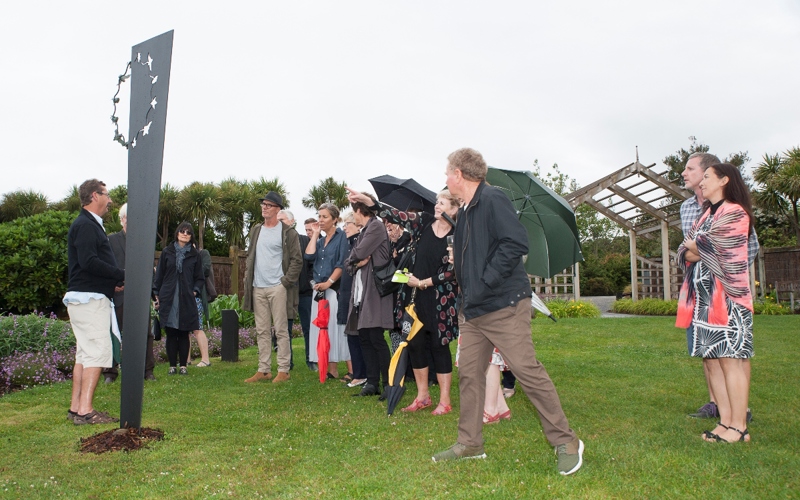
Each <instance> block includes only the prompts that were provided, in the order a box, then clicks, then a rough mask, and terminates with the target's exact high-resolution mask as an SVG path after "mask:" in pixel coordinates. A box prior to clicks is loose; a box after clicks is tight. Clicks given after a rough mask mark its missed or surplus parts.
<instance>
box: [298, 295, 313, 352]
mask: <svg viewBox="0 0 800 500" xmlns="http://www.w3.org/2000/svg"><path fill="white" fill-rule="evenodd" d="M311 301H312V296H311V295H301V296H300V303H299V305H298V308H297V309H298V313H299V314H300V326H301V327H302V328H303V340H304V341H305V343H306V364H308V331H309V328H311Z"/></svg>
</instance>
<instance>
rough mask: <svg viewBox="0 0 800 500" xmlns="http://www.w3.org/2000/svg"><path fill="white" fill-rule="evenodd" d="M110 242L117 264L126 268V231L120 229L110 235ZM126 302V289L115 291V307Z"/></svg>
mask: <svg viewBox="0 0 800 500" xmlns="http://www.w3.org/2000/svg"><path fill="white" fill-rule="evenodd" d="M108 244H109V245H111V251H112V252H114V258H115V259H116V260H117V265H118V266H119V267H121V268H122V269H125V233H124V232H123V231H120V232H118V233H113V234H109V235H108ZM118 284H121V283H118ZM124 304H125V290H122V291H121V292H115V293H114V307H120V306H122V305H124Z"/></svg>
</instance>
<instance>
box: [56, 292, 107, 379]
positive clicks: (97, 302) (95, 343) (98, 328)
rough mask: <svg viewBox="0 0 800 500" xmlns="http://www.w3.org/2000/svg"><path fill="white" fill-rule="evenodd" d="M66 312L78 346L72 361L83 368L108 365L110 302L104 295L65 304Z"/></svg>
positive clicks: (105, 366)
mask: <svg viewBox="0 0 800 500" xmlns="http://www.w3.org/2000/svg"><path fill="white" fill-rule="evenodd" d="M67 312H69V321H70V323H71V324H72V332H73V333H74V334H75V343H76V344H77V346H78V349H77V352H76V353H75V363H76V364H79V365H83V367H84V368H97V367H99V368H111V366H112V365H113V362H114V359H113V358H114V354H113V350H112V346H111V301H110V300H108V298H105V297H104V298H102V299H91V300H89V302H88V303H86V304H67Z"/></svg>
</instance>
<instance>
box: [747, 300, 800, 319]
mask: <svg viewBox="0 0 800 500" xmlns="http://www.w3.org/2000/svg"><path fill="white" fill-rule="evenodd" d="M769 299H770V297H769V296H767V298H766V300H763V301H762V300H757V301H755V302H753V312H754V313H755V314H766V315H769V316H780V315H783V314H792V312H793V311H792V308H791V306H788V305H784V304H780V303H776V302H775V301H774V300H769Z"/></svg>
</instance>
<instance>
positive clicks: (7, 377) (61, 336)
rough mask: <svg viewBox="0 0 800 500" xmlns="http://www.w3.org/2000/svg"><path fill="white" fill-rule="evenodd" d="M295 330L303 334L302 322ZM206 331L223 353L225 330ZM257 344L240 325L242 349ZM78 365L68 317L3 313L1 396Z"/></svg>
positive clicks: (59, 378)
mask: <svg viewBox="0 0 800 500" xmlns="http://www.w3.org/2000/svg"><path fill="white" fill-rule="evenodd" d="M251 314H252V313H251ZM294 330H296V331H300V335H302V331H301V330H300V328H299V325H297V328H295V329H294ZM251 332H252V333H251ZM206 334H207V335H208V341H209V342H208V343H209V346H208V347H209V354H210V356H212V357H217V356H219V355H220V351H221V347H222V332H221V331H220V329H219V328H214V327H212V328H211V329H209V330H207V331H206ZM295 335H297V334H296V332H295ZM164 344H165V343H164V341H163V340H162V341H160V342H157V343H156V345H155V346H154V350H155V351H156V352H157V353H158V354H157V355H158V357H159V358H161V359H163V360H166V352H165V348H164ZM253 345H255V329H248V328H240V329H239V349H246V348H248V347H250V346H253ZM192 356H193V357H199V356H200V352H199V348H198V347H197V343H196V342H194V343H193V352H192ZM74 365H75V336H74V335H73V334H72V327H71V326H70V324H69V322H68V321H62V320H59V319H57V318H56V317H55V315H53V314H51V315H50V316H45V315H44V314H42V313H34V314H27V315H13V314H11V315H8V316H0V396H2V395H3V394H6V393H9V392H12V391H16V390H21V389H26V388H28V387H33V386H36V385H47V384H53V383H56V382H63V381H65V380H70V379H71V378H72V369H73V367H74Z"/></svg>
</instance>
